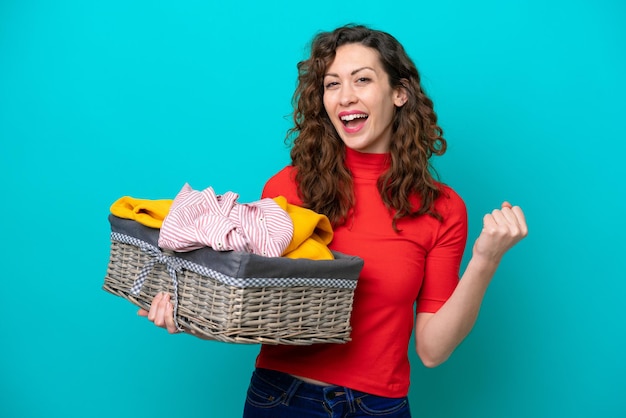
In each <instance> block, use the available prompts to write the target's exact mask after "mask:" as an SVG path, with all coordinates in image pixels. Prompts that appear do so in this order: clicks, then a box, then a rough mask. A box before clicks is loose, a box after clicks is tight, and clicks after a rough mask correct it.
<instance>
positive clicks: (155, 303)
mask: <svg viewBox="0 0 626 418" xmlns="http://www.w3.org/2000/svg"><path fill="white" fill-rule="evenodd" d="M161 299H163V293H162V292H159V293H157V294H156V296H155V297H154V298H153V299H152V304H151V305H150V311H149V312H148V319H149V320H150V321H153V322H154V318H156V316H157V313H158V311H159V303H160V302H161Z"/></svg>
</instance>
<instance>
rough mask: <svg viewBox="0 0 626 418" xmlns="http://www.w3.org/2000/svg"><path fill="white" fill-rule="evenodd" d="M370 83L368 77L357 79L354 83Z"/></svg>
mask: <svg viewBox="0 0 626 418" xmlns="http://www.w3.org/2000/svg"><path fill="white" fill-rule="evenodd" d="M370 81H372V79H371V78H369V77H359V78H358V79H357V80H356V82H357V83H359V84H367V83H369V82H370Z"/></svg>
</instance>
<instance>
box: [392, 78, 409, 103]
mask: <svg viewBox="0 0 626 418" xmlns="http://www.w3.org/2000/svg"><path fill="white" fill-rule="evenodd" d="M402 81H403V84H404V82H405V80H402ZM407 100H409V93H408V92H407V90H406V88H405V87H403V86H400V87H396V88H395V90H394V91H393V104H394V105H396V107H402V106H404V104H405V103H406V102H407Z"/></svg>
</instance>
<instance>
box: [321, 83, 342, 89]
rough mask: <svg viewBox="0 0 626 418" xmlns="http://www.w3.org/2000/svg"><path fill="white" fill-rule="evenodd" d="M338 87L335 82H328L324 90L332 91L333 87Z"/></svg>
mask: <svg viewBox="0 0 626 418" xmlns="http://www.w3.org/2000/svg"><path fill="white" fill-rule="evenodd" d="M338 85H339V83H338V82H336V81H329V82H328V83H326V84H324V88H325V89H326V90H332V89H333V88H334V87H337V86H338Z"/></svg>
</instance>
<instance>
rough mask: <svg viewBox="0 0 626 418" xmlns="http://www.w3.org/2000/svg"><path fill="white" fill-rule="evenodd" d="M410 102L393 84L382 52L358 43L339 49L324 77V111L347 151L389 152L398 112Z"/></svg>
mask: <svg viewBox="0 0 626 418" xmlns="http://www.w3.org/2000/svg"><path fill="white" fill-rule="evenodd" d="M406 99H407V94H406V91H405V90H404V89H403V88H392V87H391V85H390V84H389V76H388V75H387V73H386V72H385V70H384V69H383V66H382V64H381V62H380V58H379V56H378V51H376V50H375V49H373V48H369V47H366V46H364V45H361V44H358V43H355V44H346V45H342V46H340V47H339V48H337V51H336V54H335V59H334V60H333V62H332V63H331V64H330V65H329V66H328V68H327V69H326V74H325V75H324V108H325V109H326V113H327V114H328V116H329V117H330V120H331V122H332V124H333V126H334V127H335V129H336V130H337V133H338V134H339V137H340V138H341V140H342V141H343V143H344V144H345V145H346V146H347V147H349V148H352V149H354V150H356V151H360V152H366V153H385V152H388V151H389V143H390V142H391V129H392V128H391V125H392V122H393V117H394V113H395V109H396V107H401V106H402V105H403V104H404V103H405V102H406Z"/></svg>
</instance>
